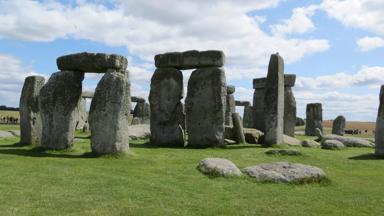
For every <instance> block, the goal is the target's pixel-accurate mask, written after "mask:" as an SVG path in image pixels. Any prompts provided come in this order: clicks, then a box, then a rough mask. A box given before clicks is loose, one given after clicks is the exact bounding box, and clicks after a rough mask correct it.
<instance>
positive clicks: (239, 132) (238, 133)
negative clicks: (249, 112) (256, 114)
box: [232, 112, 245, 143]
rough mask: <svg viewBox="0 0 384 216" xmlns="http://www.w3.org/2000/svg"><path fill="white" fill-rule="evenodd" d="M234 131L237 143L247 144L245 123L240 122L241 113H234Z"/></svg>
mask: <svg viewBox="0 0 384 216" xmlns="http://www.w3.org/2000/svg"><path fill="white" fill-rule="evenodd" d="M232 121H233V129H234V132H235V137H236V139H235V140H236V141H237V142H238V143H245V136H244V130H243V123H242V122H241V120H240V115H239V113H237V112H235V113H232Z"/></svg>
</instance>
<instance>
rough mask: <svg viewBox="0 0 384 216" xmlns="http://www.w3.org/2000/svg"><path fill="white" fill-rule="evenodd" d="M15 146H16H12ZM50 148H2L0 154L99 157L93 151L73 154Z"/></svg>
mask: <svg viewBox="0 0 384 216" xmlns="http://www.w3.org/2000/svg"><path fill="white" fill-rule="evenodd" d="M12 147H15V146H12ZM47 151H48V150H46V149H44V148H40V147H37V148H33V149H20V148H14V149H0V154H8V155H18V156H27V157H51V158H95V157H99V155H95V154H93V153H91V152H87V153H84V154H81V155H72V154H65V153H61V152H58V153H50V152H47Z"/></svg>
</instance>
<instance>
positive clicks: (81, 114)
mask: <svg viewBox="0 0 384 216" xmlns="http://www.w3.org/2000/svg"><path fill="white" fill-rule="evenodd" d="M87 123H88V113H87V110H86V100H85V98H84V97H82V98H81V99H80V100H79V103H78V104H77V107H76V129H78V130H80V129H82V128H83V127H84V125H85V124H87Z"/></svg>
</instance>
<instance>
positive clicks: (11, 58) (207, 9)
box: [0, 0, 384, 121]
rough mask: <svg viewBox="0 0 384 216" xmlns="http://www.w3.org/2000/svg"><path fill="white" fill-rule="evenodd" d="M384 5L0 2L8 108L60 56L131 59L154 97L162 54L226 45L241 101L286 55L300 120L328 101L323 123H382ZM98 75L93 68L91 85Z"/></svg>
mask: <svg viewBox="0 0 384 216" xmlns="http://www.w3.org/2000/svg"><path fill="white" fill-rule="evenodd" d="M382 11H384V1H381V0H348V1H345V0H308V1H301V0H258V1H255V0H211V1H203V0H196V1H187V0H162V1H157V2H155V1H149V0H148V1H145V0H144V1H135V0H124V1H123V0H113V1H104V0H93V1H86V0H70V1H65V0H61V1H54V0H49V1H48V0H46V1H45V0H42V1H27V0H0V65H2V69H1V71H0V79H1V80H2V84H1V86H0V104H6V105H8V106H18V100H19V96H20V91H21V88H22V84H23V80H24V78H25V77H26V76H29V75H32V74H40V75H43V76H45V77H46V78H47V79H48V78H49V76H50V74H51V73H53V72H56V71H57V67H56V58H57V57H59V56H61V55H65V54H70V53H76V52H83V51H87V52H105V53H117V54H121V55H124V56H126V57H127V58H128V59H129V66H128V67H129V70H130V78H131V82H132V94H133V95H137V96H143V97H147V96H148V91H149V84H150V78H151V76H152V73H153V71H154V66H153V65H154V63H153V56H154V55H155V54H157V53H162V52H168V51H184V50H189V49H198V50H208V49H220V50H223V51H224V52H225V54H226V57H227V62H226V65H225V70H226V75H227V83H228V84H233V85H235V86H236V87H237V91H236V93H235V96H236V99H239V100H248V101H251V102H252V97H253V95H252V94H253V89H252V79H253V78H259V77H264V76H266V71H267V64H268V60H269V56H270V54H271V53H275V52H279V53H280V54H281V55H282V56H283V58H284V60H285V72H286V73H293V74H296V75H297V83H296V86H295V87H294V93H295V96H296V100H297V106H298V115H299V116H302V117H304V115H305V106H306V104H307V103H311V102H321V103H323V109H324V113H323V116H324V119H333V118H335V117H336V116H337V115H340V114H342V115H344V116H346V118H347V120H360V121H367V120H368V121H375V118H376V115H377V107H378V93H379V88H380V85H381V84H384V61H383V58H382V56H384V17H383V16H382ZM351 14H353V16H351ZM190 72H191V71H185V72H184V78H185V87H186V82H187V80H188V77H189V75H190ZM99 79H100V75H96V74H88V75H87V76H86V79H85V81H84V89H86V90H93V89H94V88H95V86H96V84H97V82H98V80H99ZM239 111H241V110H239Z"/></svg>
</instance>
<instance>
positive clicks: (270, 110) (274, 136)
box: [264, 53, 284, 146]
mask: <svg viewBox="0 0 384 216" xmlns="http://www.w3.org/2000/svg"><path fill="white" fill-rule="evenodd" d="M264 121H265V122H264V127H265V135H264V146H271V145H273V144H276V145H280V144H282V143H283V132H284V61H283V58H281V57H280V56H279V54H278V53H277V54H272V55H271V58H270V61H269V66H268V75H267V79H266V82H265V96H264Z"/></svg>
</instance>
